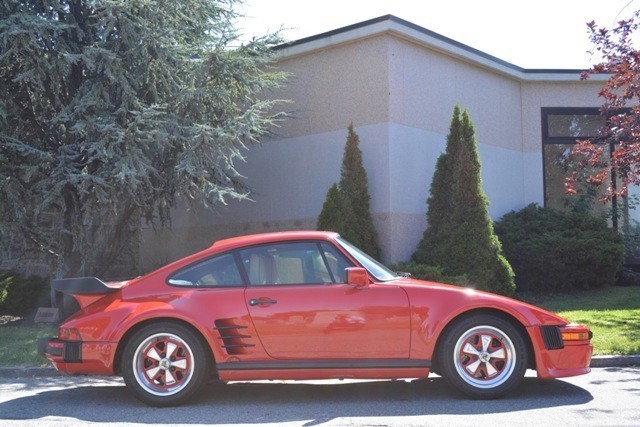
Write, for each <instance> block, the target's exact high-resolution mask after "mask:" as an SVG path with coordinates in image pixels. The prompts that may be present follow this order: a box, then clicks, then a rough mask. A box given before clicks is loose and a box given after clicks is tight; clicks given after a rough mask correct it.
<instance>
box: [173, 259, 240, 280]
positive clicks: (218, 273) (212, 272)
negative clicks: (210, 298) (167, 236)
mask: <svg viewBox="0 0 640 427" xmlns="http://www.w3.org/2000/svg"><path fill="white" fill-rule="evenodd" d="M168 282H169V284H170V285H175V286H242V285H243V282H242V278H241V276H240V271H239V270H238V266H237V264H236V261H235V258H234V257H233V255H232V254H224V255H220V256H217V257H215V258H210V259H208V260H206V261H203V262H200V263H198V264H196V265H194V266H192V267H188V268H187V269H186V270H182V271H180V272H178V274H175V275H174V276H172V277H171V278H170V279H169V281H168Z"/></svg>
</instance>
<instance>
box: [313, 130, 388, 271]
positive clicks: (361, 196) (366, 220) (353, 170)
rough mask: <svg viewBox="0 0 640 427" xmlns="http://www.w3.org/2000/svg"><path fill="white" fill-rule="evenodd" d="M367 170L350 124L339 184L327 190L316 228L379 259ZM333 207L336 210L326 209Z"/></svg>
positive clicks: (356, 137) (358, 141) (355, 134)
mask: <svg viewBox="0 0 640 427" xmlns="http://www.w3.org/2000/svg"><path fill="white" fill-rule="evenodd" d="M370 201H371V196H370V195H369V186H368V184H367V171H366V170H365V168H364V166H363V163H362V150H360V137H359V136H358V134H357V133H356V132H355V131H354V129H353V124H350V125H349V127H348V130H347V142H346V144H345V147H344V155H343V157H342V167H341V170H340V183H339V184H338V185H336V184H334V185H333V186H332V187H331V188H330V189H329V191H328V192H327V198H326V200H325V203H324V205H323V207H322V212H321V213H320V216H319V217H318V230H331V231H336V232H338V233H340V235H341V236H342V237H344V238H345V239H346V240H348V241H350V242H351V243H353V244H354V245H356V246H358V247H359V248H361V249H362V250H364V251H365V252H366V253H368V254H369V255H371V256H372V257H374V258H376V259H379V258H380V247H379V246H378V235H377V233H376V229H375V227H374V225H373V219H372V217H371V208H370ZM331 209H335V210H336V212H330V210H331Z"/></svg>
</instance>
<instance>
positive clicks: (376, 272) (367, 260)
mask: <svg viewBox="0 0 640 427" xmlns="http://www.w3.org/2000/svg"><path fill="white" fill-rule="evenodd" d="M336 240H337V241H338V243H340V246H342V247H343V248H344V249H345V250H346V251H347V252H349V254H350V255H351V256H352V257H354V258H355V259H356V260H357V261H358V262H359V263H360V264H362V266H363V267H364V268H366V269H367V270H368V271H369V273H371V274H372V275H373V276H374V277H375V278H376V279H378V280H380V281H383V282H385V281H388V280H394V279H397V278H398V275H397V274H396V273H394V272H393V271H391V270H389V269H388V268H387V267H385V266H384V265H382V264H381V263H379V262H378V261H376V260H375V259H373V258H371V257H370V256H369V255H367V254H365V253H364V252H362V251H361V250H360V249H358V248H356V247H355V246H353V245H352V244H351V243H349V242H347V241H346V240H344V239H343V238H342V237H340V236H338V237H337V238H336Z"/></svg>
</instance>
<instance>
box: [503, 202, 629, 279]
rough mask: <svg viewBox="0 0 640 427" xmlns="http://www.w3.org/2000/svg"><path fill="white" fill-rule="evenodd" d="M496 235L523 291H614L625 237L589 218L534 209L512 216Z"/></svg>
mask: <svg viewBox="0 0 640 427" xmlns="http://www.w3.org/2000/svg"><path fill="white" fill-rule="evenodd" d="M495 229H496V233H497V234H498V235H499V236H500V240H501V241H502V244H503V247H504V252H505V255H506V257H507V259H508V260H509V262H510V263H511V266H512V267H513V269H514V271H515V273H516V278H517V282H518V289H519V290H522V291H529V292H556V291H558V292H561V291H568V290H571V289H592V288H601V287H605V286H611V285H613V284H614V283H615V281H616V274H617V272H618V270H619V269H620V267H621V265H622V261H623V256H624V243H623V240H622V237H621V236H620V235H619V234H618V233H617V232H616V231H615V230H613V229H611V228H609V227H608V226H607V223H606V221H605V220H604V219H600V218H594V217H592V216H590V215H588V214H585V213H578V212H561V211H557V210H554V209H550V208H542V207H539V206H536V205H535V204H531V205H529V206H527V207H526V208H524V209H522V210H520V211H518V212H515V211H512V212H509V213H508V214H506V215H505V216H504V217H502V219H501V220H500V221H498V222H496V225H495Z"/></svg>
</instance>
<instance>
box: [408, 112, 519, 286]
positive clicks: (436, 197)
mask: <svg viewBox="0 0 640 427" xmlns="http://www.w3.org/2000/svg"><path fill="white" fill-rule="evenodd" d="M477 145H478V144H477V141H476V136H475V130H474V126H473V123H472V122H471V118H470V117H469V113H468V112H467V111H466V110H465V111H463V112H462V113H461V112H460V107H458V106H457V105H456V106H455V108H454V110H453V115H452V117H451V125H450V127H449V135H448V136H447V146H446V151H445V152H444V153H443V154H441V155H440V157H439V158H438V161H437V164H436V170H435V172H434V175H433V179H432V182H431V187H430V190H429V194H430V195H429V199H428V200H427V204H428V205H429V206H428V210H427V229H426V230H425V232H424V234H423V237H422V240H421V241H420V243H419V244H418V248H417V250H416V252H415V253H414V254H413V256H412V257H411V260H412V261H413V262H416V263H418V264H425V265H437V266H440V267H441V268H442V271H443V272H444V273H445V274H447V275H448V276H460V275H466V276H467V277H468V278H469V280H470V281H471V282H472V283H473V284H474V287H477V288H478V289H483V290H487V291H491V292H496V293H500V294H504V295H512V294H513V293H514V291H515V283H514V281H513V271H512V270H511V267H510V266H509V263H508V262H507V260H506V259H505V258H504V256H503V254H502V247H501V245H500V241H499V240H498V237H496V235H495V233H494V230H493V222H492V220H491V218H490V217H489V214H488V212H487V205H488V204H489V202H488V200H487V197H486V196H485V194H484V191H483V190H482V181H481V177H480V175H481V174H480V158H479V156H478V147H477Z"/></svg>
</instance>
